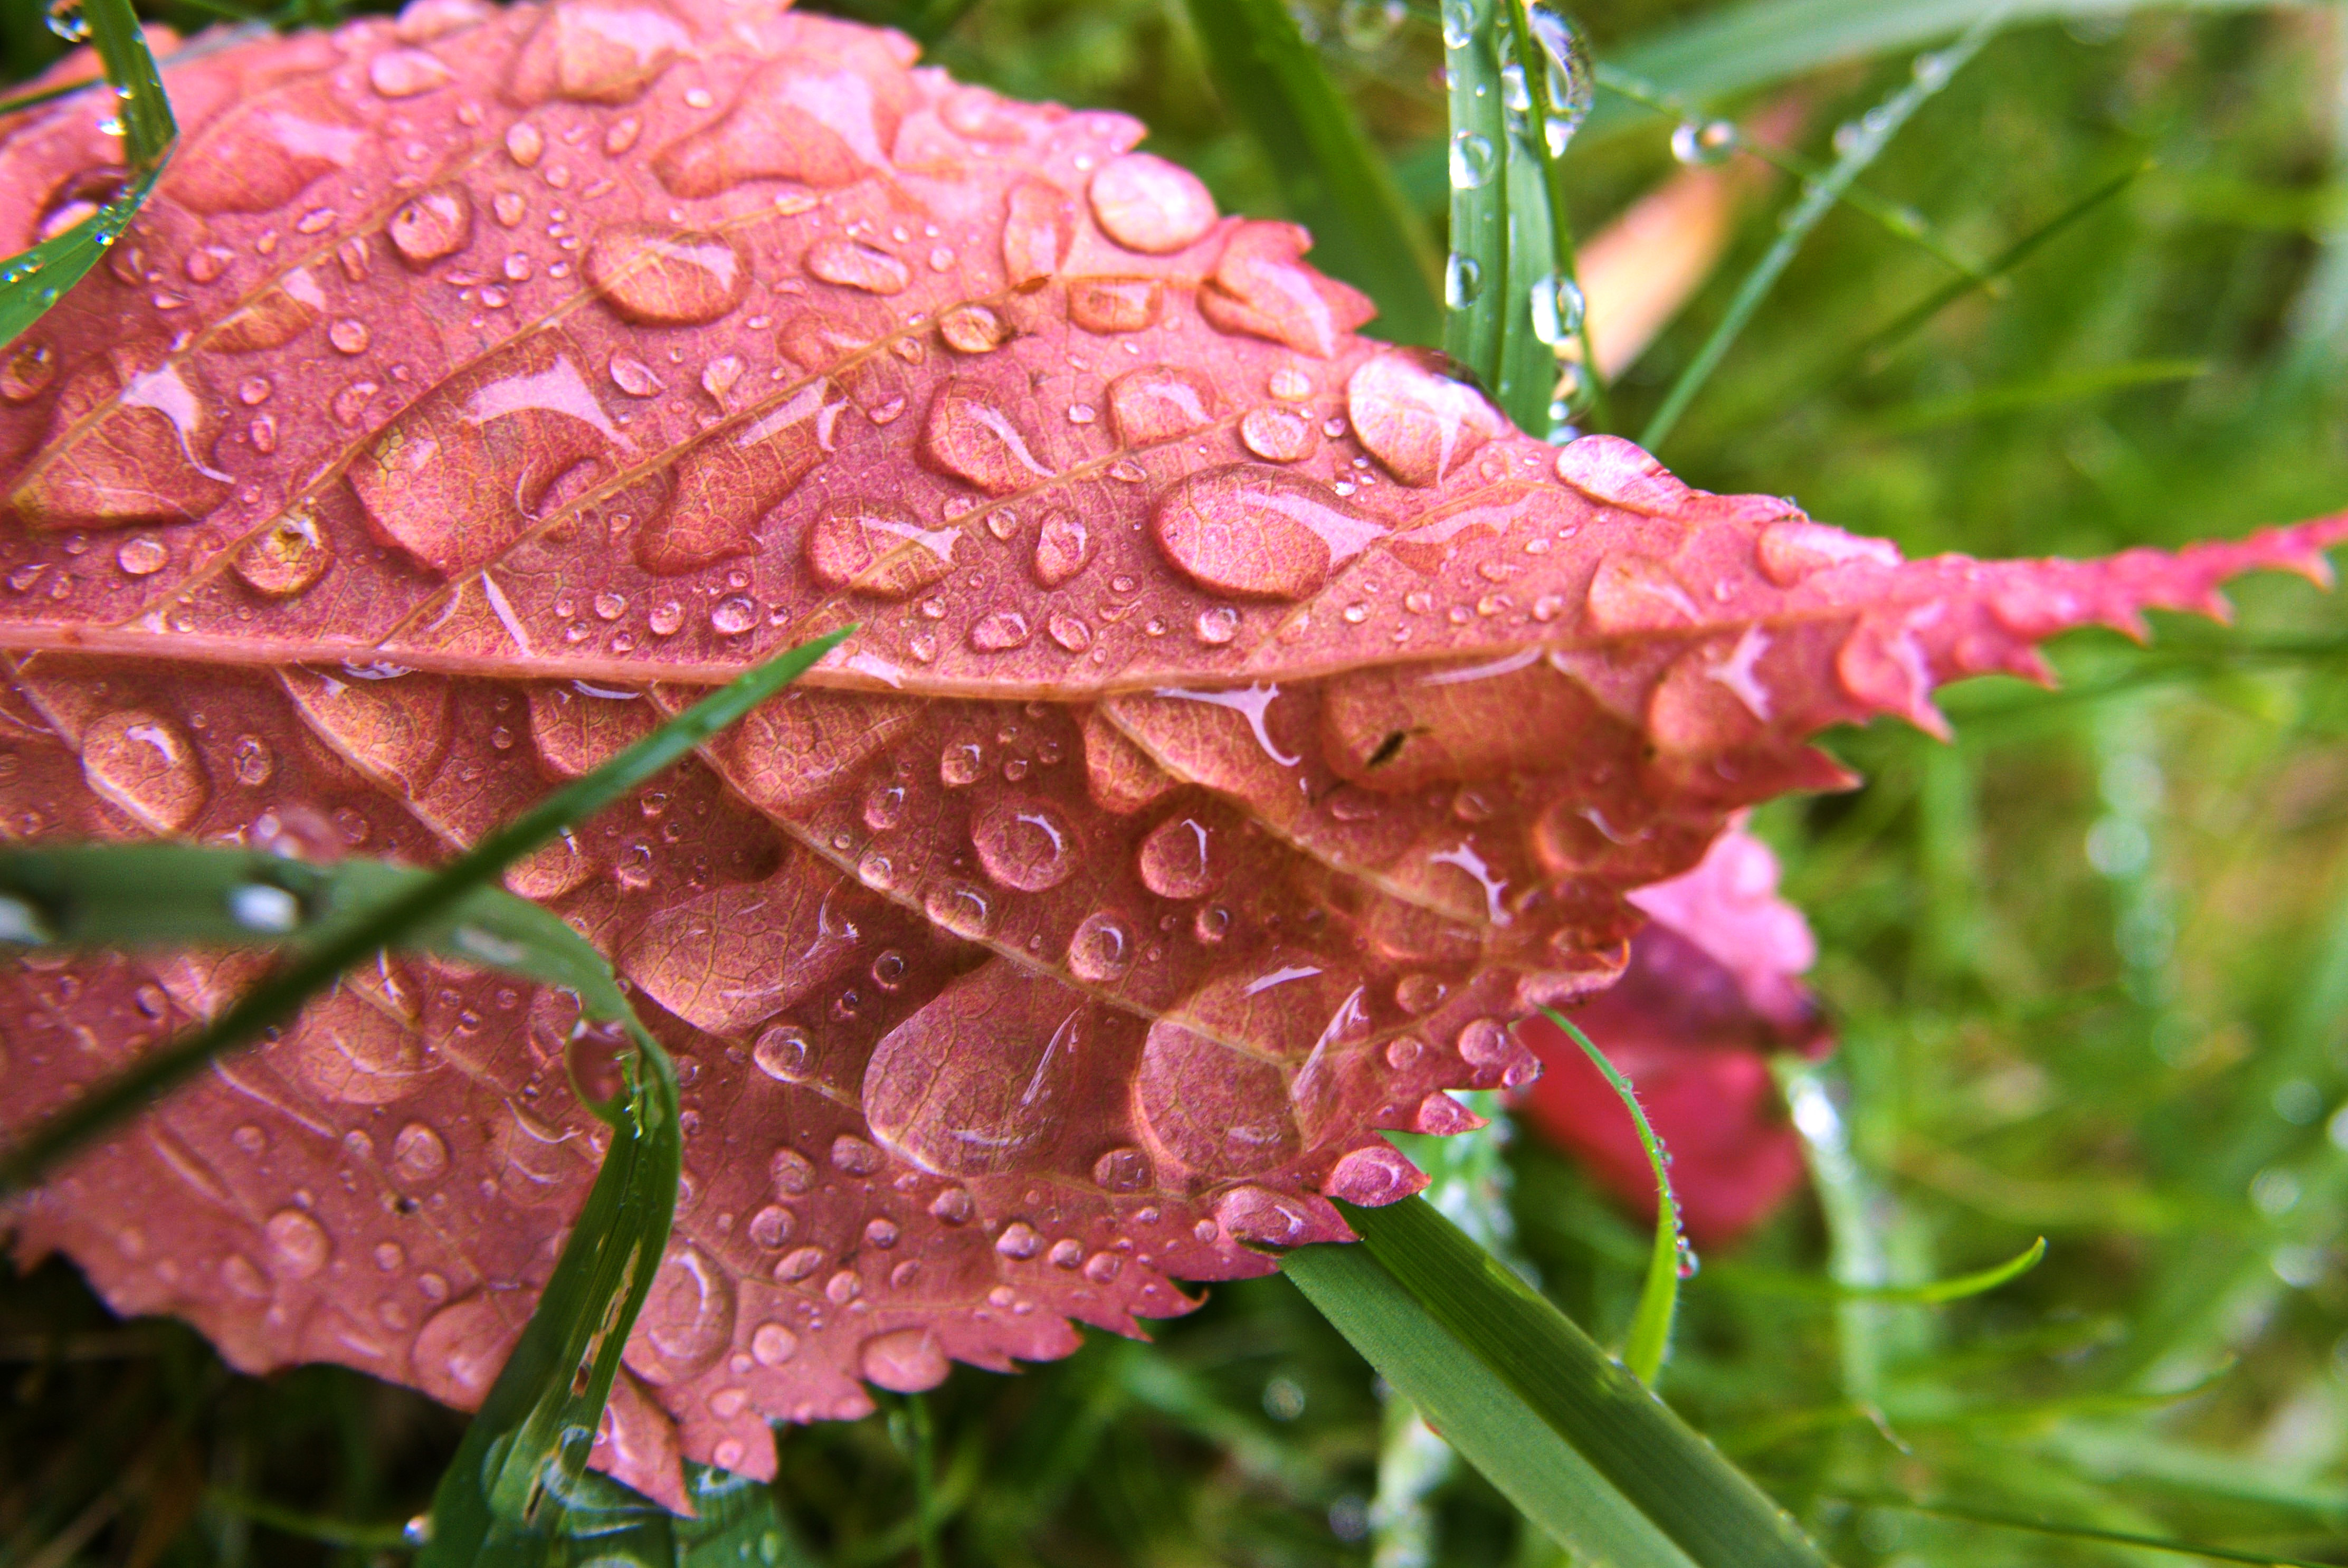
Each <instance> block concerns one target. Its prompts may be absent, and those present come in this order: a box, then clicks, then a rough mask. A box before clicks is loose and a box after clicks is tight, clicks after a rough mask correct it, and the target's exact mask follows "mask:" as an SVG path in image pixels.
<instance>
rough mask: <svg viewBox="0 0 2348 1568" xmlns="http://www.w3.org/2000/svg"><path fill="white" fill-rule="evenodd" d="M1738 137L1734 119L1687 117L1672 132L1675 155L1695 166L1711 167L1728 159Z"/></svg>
mask: <svg viewBox="0 0 2348 1568" xmlns="http://www.w3.org/2000/svg"><path fill="white" fill-rule="evenodd" d="M1737 141H1738V136H1737V130H1736V127H1735V124H1734V123H1733V122H1732V121H1729V120H1725V119H1707V120H1702V121H1698V120H1685V121H1683V122H1682V123H1681V124H1680V125H1679V126H1678V127H1677V128H1676V129H1673V132H1672V156H1673V158H1676V159H1678V160H1680V161H1681V162H1682V163H1684V164H1687V165H1689V166H1690V167H1691V168H1700V169H1702V168H1710V167H1712V166H1713V165H1715V164H1718V163H1725V162H1726V161H1727V160H1728V159H1729V157H1730V155H1732V154H1733V153H1735V150H1736V146H1737Z"/></svg>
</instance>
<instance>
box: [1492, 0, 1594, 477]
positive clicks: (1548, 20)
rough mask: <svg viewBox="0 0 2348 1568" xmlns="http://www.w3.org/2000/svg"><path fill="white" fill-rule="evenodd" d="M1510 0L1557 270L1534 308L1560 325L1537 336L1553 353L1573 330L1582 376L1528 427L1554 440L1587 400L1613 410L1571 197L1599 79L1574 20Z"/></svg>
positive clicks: (1524, 0)
mask: <svg viewBox="0 0 2348 1568" xmlns="http://www.w3.org/2000/svg"><path fill="white" fill-rule="evenodd" d="M1508 3H1509V29H1510V32H1511V34H1512V35H1513V36H1514V38H1515V41H1516V56H1517V58H1518V59H1519V61H1521V62H1523V64H1524V82H1525V90H1526V95H1527V97H1528V98H1529V99H1530V108H1529V114H1530V117H1531V124H1530V126H1529V127H1527V128H1526V129H1527V131H1528V132H1529V134H1526V135H1524V136H1523V137H1522V138H1521V139H1522V141H1523V143H1524V150H1526V151H1529V153H1530V155H1531V157H1532V159H1533V160H1534V161H1535V162H1536V163H1537V164H1538V166H1539V167H1540V174H1541V193H1542V196H1543V199H1544V201H1545V204H1546V210H1547V211H1548V213H1549V226H1550V247H1551V249H1550V260H1551V263H1552V270H1551V273H1550V276H1549V277H1548V278H1546V279H1543V280H1541V281H1540V282H1537V283H1536V284H1534V285H1533V286H1534V287H1536V288H1544V289H1547V290H1549V291H1550V294H1549V298H1548V299H1547V300H1546V301H1535V302H1534V304H1533V309H1534V310H1535V312H1536V313H1537V314H1536V317H1535V320H1536V325H1537V326H1538V325H1539V321H1540V317H1539V315H1538V313H1539V312H1540V311H1543V310H1546V311H1547V312H1549V322H1550V328H1551V329H1552V330H1551V332H1550V334H1549V335H1544V334H1542V333H1541V332H1540V331H1538V330H1537V331H1536V333H1535V335H1536V336H1537V337H1542V338H1543V340H1544V341H1545V342H1547V343H1548V344H1549V346H1550V349H1551V350H1552V352H1553V353H1554V351H1556V350H1557V349H1559V348H1560V347H1561V345H1560V344H1559V343H1558V342H1557V341H1556V340H1555V339H1556V337H1557V336H1559V335H1570V341H1571V344H1572V346H1573V348H1574V350H1575V358H1574V362H1573V367H1572V368H1571V369H1570V370H1567V371H1563V372H1562V374H1563V375H1566V376H1570V377H1573V378H1574V381H1573V383H1572V384H1571V386H1570V388H1569V389H1568V390H1566V392H1565V394H1564V395H1563V396H1562V397H1560V399H1559V400H1560V402H1561V403H1562V405H1563V407H1551V408H1550V409H1547V410H1544V414H1543V418H1542V422H1541V424H1540V425H1538V426H1531V427H1528V428H1532V429H1538V430H1541V431H1543V432H1544V433H1547V434H1550V435H1551V438H1554V436H1555V432H1556V430H1557V428H1558V427H1559V426H1560V425H1562V424H1564V423H1565V422H1566V420H1568V419H1570V418H1574V417H1575V416H1577V415H1578V414H1579V413H1580V411H1581V407H1583V406H1584V405H1587V406H1588V407H1590V408H1591V410H1592V411H1593V412H1594V413H1595V414H1596V415H1597V416H1598V418H1600V419H1601V420H1602V419H1603V418H1605V417H1606V412H1607V399H1606V385H1605V382H1604V381H1603V380H1602V379H1601V377H1600V375H1599V369H1598V352H1597V350H1596V349H1594V348H1593V347H1591V342H1590V313H1589V311H1588V310H1587V309H1586V308H1584V304H1583V300H1582V294H1581V269H1580V267H1579V266H1578V264H1577V263H1576V259H1575V253H1574V245H1573V225H1572V222H1571V219H1570V216H1569V214H1570V212H1571V211H1572V208H1571V205H1570V202H1569V201H1568V197H1569V195H1570V191H1571V186H1570V184H1569V182H1568V181H1567V178H1566V172H1565V150H1566V148H1567V147H1568V146H1569V145H1570V143H1571V141H1572V140H1573V138H1574V136H1575V135H1576V134H1577V133H1578V132H1579V131H1580V129H1581V122H1582V121H1583V120H1585V119H1588V118H1589V116H1590V106H1591V89H1592V87H1593V85H1594V78H1593V77H1592V76H1591V66H1590V57H1589V52H1588V48H1587V46H1586V45H1585V44H1584V42H1583V40H1582V37H1581V31H1580V29H1578V28H1577V27H1575V26H1573V24H1572V23H1571V21H1570V20H1569V19H1568V18H1566V17H1565V16H1563V15H1560V14H1559V13H1558V12H1557V10H1556V9H1555V8H1554V7H1552V6H1550V5H1540V6H1539V7H1538V9H1537V8H1536V5H1535V0H1508ZM1568 316H1570V318H1571V319H1570V325H1568V322H1567V319H1566V318H1567V317H1568ZM1559 375H1560V369H1559V367H1558V366H1551V376H1552V382H1551V385H1552V387H1553V388H1554V387H1560V386H1562V385H1564V384H1563V383H1561V382H1560V381H1559V380H1558V379H1557V377H1558V376H1559Z"/></svg>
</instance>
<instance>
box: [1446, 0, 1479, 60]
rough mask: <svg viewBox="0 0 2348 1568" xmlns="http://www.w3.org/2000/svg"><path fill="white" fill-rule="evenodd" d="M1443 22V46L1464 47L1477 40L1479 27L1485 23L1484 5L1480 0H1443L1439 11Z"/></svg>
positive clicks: (1450, 47)
mask: <svg viewBox="0 0 2348 1568" xmlns="http://www.w3.org/2000/svg"><path fill="white" fill-rule="evenodd" d="M1439 15H1441V17H1442V22H1443V46H1444V47H1445V48H1447V49H1464V48H1466V47H1467V46H1468V45H1470V44H1472V43H1474V42H1475V41H1476V32H1477V29H1478V28H1479V27H1481V26H1483V25H1484V15H1483V10H1482V7H1481V6H1480V5H1478V0H1443V4H1442V7H1441V10H1440V12H1439Z"/></svg>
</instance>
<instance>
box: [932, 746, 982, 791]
mask: <svg viewBox="0 0 2348 1568" xmlns="http://www.w3.org/2000/svg"><path fill="white" fill-rule="evenodd" d="M985 771H986V752H985V750H984V748H982V747H981V746H980V745H979V744H978V743H977V742H976V741H974V740H964V741H959V742H957V743H955V744H954V745H952V746H949V747H947V748H945V749H944V750H943V751H941V752H939V753H938V779H939V781H940V782H942V783H943V784H944V785H945V786H946V788H947V789H962V788H963V786H965V785H969V784H975V783H977V782H978V779H979V775H981V774H982V773H984V772H985Z"/></svg>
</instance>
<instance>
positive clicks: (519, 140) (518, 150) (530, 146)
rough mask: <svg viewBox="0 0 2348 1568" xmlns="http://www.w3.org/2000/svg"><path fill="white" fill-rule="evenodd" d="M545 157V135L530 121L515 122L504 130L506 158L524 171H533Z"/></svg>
mask: <svg viewBox="0 0 2348 1568" xmlns="http://www.w3.org/2000/svg"><path fill="white" fill-rule="evenodd" d="M545 155H546V134H545V132H543V131H541V130H540V129H538V127H536V126H534V125H532V124H530V121H528V120H526V119H523V120H516V121H515V122H514V123H513V124H512V125H511V126H510V127H508V128H507V129H506V156H507V157H509V158H510V159H512V160H514V161H515V162H516V163H518V164H520V165H521V167H523V168H524V169H534V168H536V167H537V166H538V160H540V159H541V158H542V157H544V156H545Z"/></svg>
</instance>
